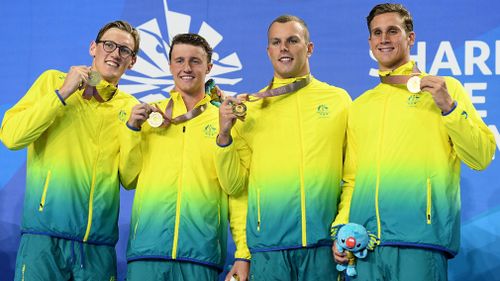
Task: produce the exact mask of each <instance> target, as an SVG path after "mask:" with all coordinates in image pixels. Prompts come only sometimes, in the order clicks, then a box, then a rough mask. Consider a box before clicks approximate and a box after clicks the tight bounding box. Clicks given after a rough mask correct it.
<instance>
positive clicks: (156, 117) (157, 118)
mask: <svg viewBox="0 0 500 281" xmlns="http://www.w3.org/2000/svg"><path fill="white" fill-rule="evenodd" d="M148 124H149V126H151V127H153V128H158V127H160V126H161V125H162V124H163V115H161V113H160V112H151V114H149V118H148Z"/></svg>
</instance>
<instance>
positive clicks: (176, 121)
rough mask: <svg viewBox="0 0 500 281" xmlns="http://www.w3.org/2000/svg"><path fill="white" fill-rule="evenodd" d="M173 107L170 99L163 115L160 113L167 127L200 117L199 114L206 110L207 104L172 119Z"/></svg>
mask: <svg viewBox="0 0 500 281" xmlns="http://www.w3.org/2000/svg"><path fill="white" fill-rule="evenodd" d="M173 107H174V102H173V100H172V98H170V100H169V101H168V104H167V108H166V109H165V113H163V112H162V114H163V116H164V117H165V124H166V125H167V126H168V125H169V124H170V123H174V124H179V123H182V122H186V121H188V120H191V119H193V118H195V117H196V116H198V115H200V114H201V113H203V111H205V110H206V109H207V104H206V103H205V104H202V105H200V106H198V107H195V108H193V109H191V110H190V111H188V112H186V113H184V114H182V115H179V116H177V117H175V118H173V119H172V111H173Z"/></svg>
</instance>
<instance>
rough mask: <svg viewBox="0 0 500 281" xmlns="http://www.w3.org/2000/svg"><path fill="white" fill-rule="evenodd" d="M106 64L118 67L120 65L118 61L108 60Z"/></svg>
mask: <svg viewBox="0 0 500 281" xmlns="http://www.w3.org/2000/svg"><path fill="white" fill-rule="evenodd" d="M106 64H107V65H110V66H115V67H117V66H118V63H116V62H113V61H107V62H106Z"/></svg>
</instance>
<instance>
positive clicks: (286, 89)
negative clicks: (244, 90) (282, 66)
mask: <svg viewBox="0 0 500 281" xmlns="http://www.w3.org/2000/svg"><path fill="white" fill-rule="evenodd" d="M273 81H274V78H273V79H272V80H271V82H270V83H269V86H267V90H265V91H264V92H257V93H252V94H248V97H249V98H250V97H255V99H253V100H248V101H250V102H254V101H258V100H259V99H263V98H267V97H277V96H281V95H284V94H288V93H291V92H295V91H298V90H300V89H302V88H304V87H305V86H307V85H309V83H311V76H310V75H307V77H306V78H303V79H298V80H297V81H295V82H293V83H290V84H287V85H285V86H281V87H278V88H275V89H271V88H272V86H273Z"/></svg>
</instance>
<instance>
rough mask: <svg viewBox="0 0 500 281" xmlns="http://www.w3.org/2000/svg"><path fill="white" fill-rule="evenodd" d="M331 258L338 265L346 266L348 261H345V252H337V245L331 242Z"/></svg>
mask: <svg viewBox="0 0 500 281" xmlns="http://www.w3.org/2000/svg"><path fill="white" fill-rule="evenodd" d="M332 252H333V258H334V259H335V262H336V263H338V264H346V263H347V262H348V261H349V260H348V259H347V254H346V253H345V252H339V251H338V249H337V243H336V242H333V246H332Z"/></svg>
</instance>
